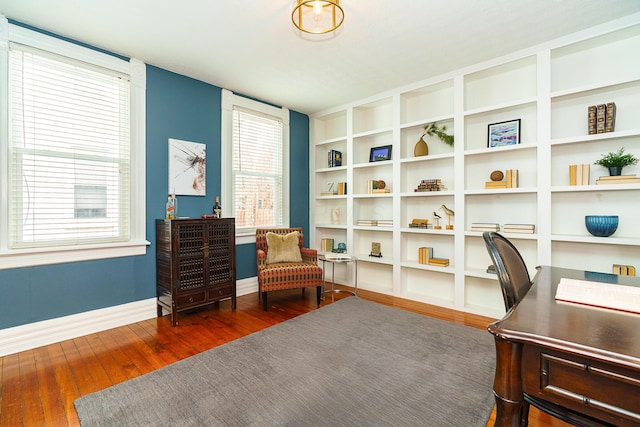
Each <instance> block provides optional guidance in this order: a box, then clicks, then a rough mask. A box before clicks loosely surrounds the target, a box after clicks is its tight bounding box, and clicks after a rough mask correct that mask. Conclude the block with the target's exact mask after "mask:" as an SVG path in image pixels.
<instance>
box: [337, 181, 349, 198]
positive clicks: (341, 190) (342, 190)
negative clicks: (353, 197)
mask: <svg viewBox="0 0 640 427" xmlns="http://www.w3.org/2000/svg"><path fill="white" fill-rule="evenodd" d="M338 194H339V195H344V194H347V183H346V182H339V183H338Z"/></svg>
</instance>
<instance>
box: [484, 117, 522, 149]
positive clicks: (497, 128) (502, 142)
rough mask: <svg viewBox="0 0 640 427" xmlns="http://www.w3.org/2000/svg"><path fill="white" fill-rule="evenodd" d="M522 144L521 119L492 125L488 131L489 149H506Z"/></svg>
mask: <svg viewBox="0 0 640 427" xmlns="http://www.w3.org/2000/svg"><path fill="white" fill-rule="evenodd" d="M516 144H520V119H514V120H507V121H505V122H498V123H492V124H490V125H489V127H488V131H487V147H488V148H494V147H506V146H508V145H516Z"/></svg>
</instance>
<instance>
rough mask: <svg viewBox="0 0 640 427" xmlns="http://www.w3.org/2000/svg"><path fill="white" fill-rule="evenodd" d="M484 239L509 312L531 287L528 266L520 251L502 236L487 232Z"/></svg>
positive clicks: (483, 235) (505, 306)
mask: <svg viewBox="0 0 640 427" xmlns="http://www.w3.org/2000/svg"><path fill="white" fill-rule="evenodd" d="M482 237H483V238H484V243H485V245H486V246H487V250H488V251H489V255H490V256H491V260H492V261H493V265H495V267H496V272H497V273H498V281H499V282H500V288H501V289H502V298H503V299H504V308H505V309H506V310H507V311H509V310H510V309H511V307H513V306H514V305H516V304H517V303H518V302H519V301H520V300H521V299H522V297H524V295H525V294H526V293H527V291H528V290H529V288H530V287H531V279H530V278H529V271H528V270H527V265H526V264H525V263H524V260H523V259H522V256H521V255H520V252H518V249H516V247H515V246H513V244H512V243H511V242H510V241H509V240H507V239H506V238H505V237H504V236H502V235H501V234H499V233H495V232H493V231H485V232H484V233H483V234H482Z"/></svg>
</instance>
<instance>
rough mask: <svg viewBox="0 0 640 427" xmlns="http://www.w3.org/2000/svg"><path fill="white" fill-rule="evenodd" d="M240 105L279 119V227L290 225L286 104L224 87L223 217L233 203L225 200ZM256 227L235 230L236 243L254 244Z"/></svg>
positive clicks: (230, 181) (228, 197) (230, 182)
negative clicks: (265, 100)
mask: <svg viewBox="0 0 640 427" xmlns="http://www.w3.org/2000/svg"><path fill="white" fill-rule="evenodd" d="M234 107H238V108H241V109H243V110H245V111H248V112H252V111H253V112H255V113H257V114H263V115H268V116H272V117H274V118H277V119H279V120H281V121H282V181H283V182H282V210H283V212H282V222H283V224H282V227H289V218H290V215H289V211H290V202H289V187H290V184H289V176H290V172H289V169H290V167H289V133H290V129H289V110H288V109H287V108H285V107H275V106H273V105H269V104H265V103H263V102H259V101H255V100H253V99H249V98H245V97H243V96H239V95H235V94H234V93H233V92H231V91H230V90H227V89H222V96H221V110H222V111H221V126H220V128H221V147H220V148H221V153H220V154H221V164H220V179H221V190H220V193H221V194H220V196H221V204H222V216H223V217H225V216H226V217H231V216H233V212H232V211H233V206H231V203H230V202H229V203H225V200H228V201H230V200H232V199H233V194H234V189H233V178H232V173H233V109H234ZM255 237H256V236H255V228H252V229H242V230H238V229H236V243H237V244H247V243H255Z"/></svg>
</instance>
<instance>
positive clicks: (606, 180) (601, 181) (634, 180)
mask: <svg viewBox="0 0 640 427" xmlns="http://www.w3.org/2000/svg"><path fill="white" fill-rule="evenodd" d="M607 184H640V178H638V177H636V174H633V175H617V176H609V175H607V176H601V177H600V178H598V179H596V185H607Z"/></svg>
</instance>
